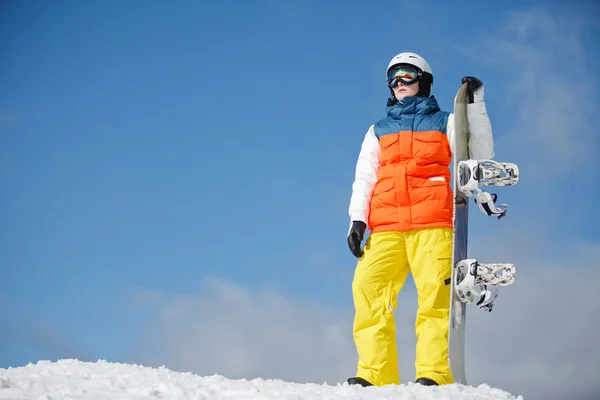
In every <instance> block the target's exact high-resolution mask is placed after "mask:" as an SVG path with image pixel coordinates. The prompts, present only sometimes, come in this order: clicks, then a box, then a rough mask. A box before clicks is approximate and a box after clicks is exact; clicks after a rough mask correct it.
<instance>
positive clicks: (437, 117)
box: [368, 96, 453, 232]
mask: <svg viewBox="0 0 600 400" xmlns="http://www.w3.org/2000/svg"><path fill="white" fill-rule="evenodd" d="M387 115H388V116H387V118H384V119H382V120H381V121H379V122H377V123H376V124H375V125H374V131H375V135H376V136H377V137H378V138H379V144H380V146H381V152H380V155H379V165H380V167H379V173H378V176H377V183H376V185H375V188H374V191H373V196H372V198H371V205H370V207H371V209H370V212H369V221H368V225H369V228H370V229H371V232H383V231H403V232H405V231H411V230H415V229H424V228H434V227H449V228H451V227H452V212H453V210H452V207H453V195H452V189H451V186H450V182H451V180H450V168H449V165H450V163H451V162H452V153H451V150H450V145H449V144H448V138H447V137H446V126H447V123H448V116H449V113H447V112H444V111H440V107H439V106H438V104H437V101H436V100H435V98H434V97H430V98H423V97H413V96H411V97H407V98H405V99H404V101H403V102H398V103H396V104H395V105H392V106H389V107H388V109H387Z"/></svg>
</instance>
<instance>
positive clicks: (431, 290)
mask: <svg viewBox="0 0 600 400" xmlns="http://www.w3.org/2000/svg"><path fill="white" fill-rule="evenodd" d="M406 251H407V256H408V260H409V264H410V269H411V272H412V274H413V278H414V280H415V286H416V288H417V293H418V301H419V308H418V311H417V318H416V323H415V331H416V335H417V349H416V360H415V369H416V379H418V378H429V379H433V380H434V381H436V382H437V383H438V384H448V383H452V382H454V379H453V378H452V373H451V371H450V365H449V362H448V319H449V314H450V284H449V279H450V276H451V273H452V230H451V229H450V228H432V229H423V230H417V231H412V232H407V235H406Z"/></svg>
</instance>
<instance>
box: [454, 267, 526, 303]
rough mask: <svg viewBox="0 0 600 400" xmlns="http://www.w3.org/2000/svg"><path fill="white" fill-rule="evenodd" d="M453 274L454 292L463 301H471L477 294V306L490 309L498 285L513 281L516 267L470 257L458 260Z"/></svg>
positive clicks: (496, 293)
mask: <svg viewBox="0 0 600 400" xmlns="http://www.w3.org/2000/svg"><path fill="white" fill-rule="evenodd" d="M454 274H455V276H454V279H455V282H456V286H455V292H456V295H457V296H458V297H459V299H460V300H461V301H462V302H463V303H473V302H474V301H475V296H478V297H479V301H478V302H477V305H478V306H479V308H481V309H482V310H485V311H492V308H493V307H494V300H496V297H498V287H499V286H506V285H510V284H511V283H513V281H514V280H515V274H516V269H515V266H514V265H513V264H481V263H479V262H477V260H475V259H472V258H470V259H466V260H462V261H460V262H458V263H457V264H456V267H455V270H454Z"/></svg>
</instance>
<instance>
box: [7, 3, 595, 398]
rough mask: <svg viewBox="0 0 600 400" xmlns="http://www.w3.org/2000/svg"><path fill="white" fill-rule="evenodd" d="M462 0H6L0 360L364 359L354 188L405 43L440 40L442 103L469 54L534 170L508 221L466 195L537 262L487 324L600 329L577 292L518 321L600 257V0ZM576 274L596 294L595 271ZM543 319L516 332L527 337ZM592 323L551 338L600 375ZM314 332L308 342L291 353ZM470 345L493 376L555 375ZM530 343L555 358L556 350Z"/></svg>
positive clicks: (508, 249)
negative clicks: (559, 317) (574, 346)
mask: <svg viewBox="0 0 600 400" xmlns="http://www.w3.org/2000/svg"><path fill="white" fill-rule="evenodd" d="M461 4H462V5H461V6H460V7H456V6H455V5H451V4H450V3H449V2H444V1H429V2H404V1H377V2H366V1H365V2H354V1H346V2H341V1H340V2H338V1H332V2H321V1H294V2H291V1H290V2H284V1H275V0H261V1H237V2H225V1H223V2H193V1H178V2H170V3H168V4H167V2H159V1H147V2H140V1H130V2H117V1H103V2H99V1H86V2H81V1H61V2H52V3H51V2H41V1H39V2H35V1H31V2H19V1H4V2H1V3H0V71H1V73H0V182H2V190H1V192H0V193H1V196H0V210H1V211H0V224H1V226H2V227H3V229H2V230H0V268H1V276H2V277H1V278H0V319H1V320H2V326H1V327H0V367H9V366H13V367H14V366H20V365H24V364H26V363H28V362H36V361H38V360H46V359H50V360H56V359H59V358H71V357H73V358H79V359H83V360H91V361H94V360H97V359H107V360H109V361H121V362H138V363H146V364H149V365H166V366H168V367H171V368H174V369H177V370H192V371H195V372H198V373H203V374H210V373H220V374H224V375H228V376H231V377H235V376H240V377H252V376H263V377H281V378H284V379H290V380H296V381H303V380H305V381H306V380H313V381H319V380H325V379H328V380H329V381H332V382H337V381H343V380H345V379H346V378H347V377H349V376H351V375H352V374H353V373H354V372H355V362H356V360H355V354H354V353H353V351H354V350H353V347H352V343H351V331H350V327H351V318H352V298H351V291H350V284H351V280H352V274H353V270H354V266H355V259H354V258H353V256H352V255H351V254H350V252H349V251H348V249H347V248H346V239H345V236H346V232H347V229H348V217H347V208H348V201H349V196H350V189H351V184H352V180H353V175H354V166H355V161H356V157H357V155H358V151H359V149H360V144H361V142H362V139H363V136H364V133H365V132H366V130H367V129H368V127H369V125H370V124H372V123H374V122H375V121H376V120H377V119H379V118H381V117H382V116H384V113H385V102H386V98H387V96H388V94H389V92H388V89H387V88H386V86H385V82H384V70H385V68H386V66H387V63H388V61H389V59H391V58H392V57H393V56H394V55H395V54H397V53H399V52H402V51H414V52H417V53H419V54H421V55H423V56H424V57H425V58H426V59H427V60H428V61H429V63H430V65H431V66H432V68H433V71H434V76H435V81H434V89H433V94H434V95H435V96H436V98H437V99H438V101H439V103H440V106H441V107H442V108H443V109H445V110H448V111H451V108H452V101H453V98H454V94H455V92H456V90H457V89H458V87H459V86H460V79H461V78H462V77H463V76H465V75H474V76H477V77H479V78H480V79H481V80H482V81H483V83H484V85H485V89H486V102H487V106H488V112H489V114H490V116H491V119H492V125H493V129H494V135H495V139H496V159H497V160H500V161H514V162H517V163H518V164H519V165H520V167H521V172H522V179H521V182H520V183H519V184H518V185H517V186H515V187H512V188H500V189H498V190H497V193H499V195H500V200H502V201H506V202H508V204H509V213H508V216H507V218H505V219H503V220H502V221H495V220H494V221H491V220H490V219H487V218H485V217H484V216H483V215H480V214H477V213H478V211H477V210H476V208H474V209H473V210H472V213H471V226H470V235H471V236H470V240H471V254H473V255H475V256H477V257H480V258H482V259H485V261H505V262H510V261H513V262H515V263H517V268H518V271H520V272H521V271H522V275H519V277H520V278H521V283H520V284H517V283H515V285H513V286H512V287H511V288H507V289H506V291H505V292H502V294H503V293H506V295H505V299H506V303H505V304H506V306H505V308H504V311H501V310H499V311H498V312H496V313H492V314H489V315H485V316H483V317H480V316H475V315H476V314H477V313H478V310H476V309H475V308H472V310H473V311H471V313H472V314H473V315H474V316H473V319H472V320H473V321H474V323H473V324H472V325H471V327H472V328H470V329H472V331H470V332H473V337H476V336H477V335H478V334H479V333H480V332H483V331H484V330H485V329H487V328H485V327H489V326H494V327H495V329H496V330H495V331H494V332H498V330H502V329H506V330H509V329H510V330H512V329H513V327H514V324H513V323H512V321H516V320H522V321H526V322H525V323H526V324H530V325H536V324H537V326H539V329H542V330H544V331H547V332H549V333H548V334H547V335H549V336H550V338H555V339H556V341H562V340H564V339H565V338H571V337H574V336H578V335H582V334H583V335H585V333H584V332H587V330H584V326H587V325H586V324H592V325H591V326H587V328H586V329H591V332H594V328H600V320H599V319H598V317H597V316H596V317H593V318H588V317H586V315H585V313H584V312H583V311H582V309H581V308H579V307H580V306H581V304H577V307H578V308H577V310H578V311H579V312H578V313H573V312H572V309H570V308H567V309H566V310H565V313H564V314H569V318H577V315H579V314H580V313H581V314H582V315H581V317H580V319H575V320H573V321H571V322H570V323H565V324H563V325H564V326H570V327H571V328H570V329H571V330H565V329H567V328H563V330H562V331H557V332H555V331H554V328H552V327H553V326H554V324H556V316H555V315H553V314H551V313H549V312H548V315H546V314H544V317H543V318H542V316H539V321H538V322H539V324H538V322H535V321H533V320H532V319H527V318H525V317H524V316H525V315H527V316H531V315H532V314H535V315H541V314H540V312H539V309H538V308H527V307H533V306H527V305H526V304H529V299H532V298H536V299H542V298H545V297H543V296H549V295H548V292H549V291H550V289H549V288H556V290H557V291H558V290H559V289H561V290H562V289H564V288H563V286H562V285H564V279H565V278H564V274H565V273H567V274H569V277H570V279H572V280H574V281H575V282H578V284H579V285H582V286H584V287H585V284H586V282H588V281H589V279H590V277H593V276H598V272H597V267H598V259H597V257H598V256H600V229H598V222H599V218H598V215H597V213H594V211H593V210H594V209H595V208H597V206H596V199H597V197H598V194H599V192H600V189H599V187H598V181H599V179H598V177H597V174H596V173H595V168H594V167H595V165H594V161H595V158H596V157H595V156H596V154H597V151H598V148H599V142H600V141H599V140H598V137H599V136H600V134H599V133H598V131H597V127H598V122H599V121H598V114H597V109H598V106H599V105H600V102H599V97H598V89H599V88H600V85H599V81H598V77H597V76H598V72H599V71H600V55H599V54H598V52H597V51H596V49H597V48H598V43H599V38H600V26H599V24H598V22H597V21H598V20H599V19H598V18H597V17H598V16H600V9H599V8H598V6H597V5H594V2H585V1H579V2H571V3H570V4H568V5H566V3H565V4H563V3H562V2H536V1H534V2H531V1H504V2H502V3H501V4H500V3H498V4H496V3H494V4H492V3H491V2H489V3H483V2H480V1H479V2H463V3H461ZM465 10H468V11H469V12H465ZM494 257H495V259H493V260H492V259H490V258H494ZM519 263H521V264H520V266H519ZM518 279H519V278H518ZM546 280H547V282H546ZM539 282H546V283H547V285H541V284H539ZM552 285H554V286H552ZM511 291H512V292H511ZM538 292H539V293H538ZM502 294H501V296H502ZM538 294H540V296H542V297H537V295H538ZM573 296H575V295H573ZM576 296H580V297H581V303H582V304H584V305H585V306H584V308H585V307H587V308H588V312H589V313H591V315H598V314H599V313H600V312H599V308H598V305H597V304H599V303H600V301H599V300H600V297H599V295H598V294H596V291H595V290H593V287H590V288H589V290H588V289H586V290H580V291H577V294H576ZM414 297H415V295H414V288H413V287H412V286H411V285H410V284H409V285H408V286H407V288H406V290H405V291H404V292H403V293H401V298H400V299H399V301H400V303H401V304H405V305H406V307H407V309H406V310H404V309H402V310H400V309H399V310H398V311H397V314H398V315H399V316H398V318H399V322H398V324H399V329H403V331H402V332H404V333H402V334H400V333H399V340H401V339H402V338H406V342H405V343H399V346H400V347H401V348H403V347H404V348H407V353H406V355H404V356H403V357H405V358H406V359H404V358H403V361H402V365H401V368H404V369H403V370H401V374H403V375H402V377H401V379H402V380H403V381H408V380H412V379H413V376H412V375H411V374H412V372H411V370H410V368H412V364H411V363H412V359H411V357H412V354H413V350H412V349H411V345H414V339H413V338H412V335H414V333H413V332H412V324H413V322H414V321H413V318H414V310H413V308H414V306H415V302H416V299H414ZM509 298H510V300H509ZM515 299H522V302H517V300H515ZM547 300H548V301H547V302H544V303H543V304H546V305H547V307H548V308H550V307H552V306H551V305H548V302H555V303H556V304H555V303H551V304H554V305H555V306H556V307H564V306H565V302H564V301H562V300H560V297H559V296H556V297H555V296H552V297H548V299H547ZM501 301H502V298H500V299H499V304H502V303H501ZM511 301H512V302H513V303H510V302H511ZM509 306H510V308H509ZM402 307H404V306H402ZM540 307H542V308H544V309H545V308H546V306H545V305H541V306H540ZM404 311H406V312H404ZM542 314H543V313H542ZM564 314H563V315H564ZM479 321H481V323H480V324H479ZM540 324H542V325H540ZM543 324H547V325H543ZM482 326H485V327H482ZM266 327H268V328H266ZM551 328H552V329H551ZM523 329H524V330H528V329H530V327H528V326H526V327H523ZM536 329H537V328H536ZM267 331H268V332H279V333H280V334H277V335H276V334H274V333H271V334H267V333H265V332H267ZM270 335H272V336H273V337H271V336H270ZM403 335H404V336H403ZM265 337H269V338H270V339H269V341H266V339H265ZM527 338H528V337H527V335H525V334H523V335H521V336H518V335H517V336H515V337H514V343H513V345H514V346H522V347H521V348H523V349H525V348H531V343H530V342H529V341H528V340H527ZM411 340H413V343H412V344H411V342H410V341H411ZM473 340H475V342H474V343H479V344H481V345H482V346H483V344H484V343H485V342H486V341H485V340H483V339H478V338H476V339H473ZM478 340H479V341H478ZM556 341H555V342H556ZM274 342H276V343H277V345H278V346H279V347H277V346H275V345H273V343H274ZM555 342H550V343H555ZM311 343H312V345H311ZM317 343H319V344H318V345H317ZM585 343H587V342H583V343H582V344H581V345H580V346H582V348H581V349H580V350H581V351H580V352H576V351H575V352H574V351H569V353H568V354H567V355H566V356H563V358H560V357H558V356H557V357H558V358H559V359H561V360H562V362H566V361H565V359H568V360H569V362H571V363H572V364H573V365H575V366H577V368H579V369H581V365H585V363H586V362H587V363H589V367H588V368H587V369H584V370H585V371H586V372H585V373H589V374H590V376H597V372H600V366H599V365H598V364H597V362H594V361H593V360H594V359H595V360H597V359H598V357H597V356H600V346H599V345H598V343H597V341H596V340H593V338H591V337H590V342H589V344H588V345H585ZM305 345H308V346H311V348H313V349H314V350H313V352H308V353H307V352H306V351H304V352H300V353H298V354H297V353H296V352H295V350H294V351H292V350H290V349H292V348H296V347H302V346H305ZM336 346H338V347H336ZM321 347H322V348H321ZM256 349H259V350H256ZM282 349H287V350H286V351H288V350H289V351H292V353H287V352H286V351H284V350H282ZM316 349H321V350H320V351H318V352H317V350H316ZM496 351H498V350H496ZM500 353H501V352H500ZM542 353H544V354H542ZM266 354H269V355H271V356H272V357H271V361H269V357H267V356H266ZM276 354H283V355H285V356H286V357H283V356H280V358H281V359H280V360H279V361H278V364H276V365H275V364H274V363H273V361H272V360H273V359H274V358H277V357H275V355H276ZM307 354H310V355H312V356H313V359H312V360H311V359H309V358H308V357H307ZM211 355H212V356H211ZM325 355H327V356H325ZM500 355H501V354H500ZM500 355H499V357H500ZM468 356H469V357H471V359H472V360H473V361H472V363H471V365H473V367H472V374H471V376H475V381H476V382H475V383H477V379H479V381H480V382H488V383H490V384H497V385H499V386H503V387H504V388H505V389H507V390H513V391H514V392H519V391H522V392H523V393H534V391H535V390H538V389H537V388H536V386H538V385H536V384H535V383H528V382H517V381H515V379H514V377H511V376H508V374H504V375H502V376H499V375H498V374H497V372H498V371H493V369H492V370H489V366H484V367H482V369H484V370H485V369H486V368H488V369H487V370H485V372H487V374H486V373H484V372H482V371H480V368H475V365H478V364H477V363H482V361H480V360H478V357H477V355H476V353H475V352H473V353H471V354H468ZM261 357H263V358H265V359H264V360H262V359H260V360H259V358H261ZM302 357H304V358H302ZM319 357H320V358H319ZM529 357H532V359H533V361H532V362H534V364H535V363H537V364H539V365H544V367H543V368H542V367H540V368H539V369H540V371H542V370H543V371H546V369H547V368H549V367H547V366H546V365H548V363H550V361H549V360H548V358H547V357H549V356H548V354H547V352H544V351H543V348H542V349H541V350H540V352H539V354H538V353H535V354H529ZM586 357H587V358H586ZM500 358H501V357H500ZM315 359H318V360H320V361H319V362H318V363H317V364H319V365H321V366H322V367H320V368H315V367H313V366H312V364H313V363H315ZM292 360H299V361H297V362H295V361H292ZM519 360H520V361H522V362H524V361H523V360H521V359H519ZM511 362H513V361H511V360H507V361H506V363H508V364H506V365H507V366H508V365H510V363H511ZM328 363H330V364H328ZM582 363H583V364H582ZM537 364H536V365H537ZM523 365H524V364H523ZM569 365H571V364H569ZM325 366H326V367H325ZM308 370H310V372H308ZM467 372H468V373H469V370H468V371H467ZM568 373H569V372H565V374H566V375H565V379H567V378H569V375H568ZM540 374H541V376H540V378H539V379H540V380H547V379H548V374H544V373H542V372H540ZM490 375H491V377H490ZM591 384H593V382H592V383H591ZM528 385H529V386H528ZM528 391H529V392H528ZM535 393H538V392H535ZM582 395H583V394H582Z"/></svg>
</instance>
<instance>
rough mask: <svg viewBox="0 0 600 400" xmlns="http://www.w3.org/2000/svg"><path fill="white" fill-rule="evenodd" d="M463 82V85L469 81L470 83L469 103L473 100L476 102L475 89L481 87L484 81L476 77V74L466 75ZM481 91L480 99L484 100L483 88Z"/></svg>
mask: <svg viewBox="0 0 600 400" xmlns="http://www.w3.org/2000/svg"><path fill="white" fill-rule="evenodd" d="M461 82H462V84H463V85H464V84H465V83H467V82H468V83H469V87H468V88H467V89H468V90H469V104H472V103H473V102H475V91H476V90H477V89H479V88H481V87H482V86H483V83H481V81H480V80H479V79H477V78H475V77H474V76H465V77H464V78H462V79H461ZM480 92H481V100H479V101H483V90H481V91H480ZM478 93H479V92H478Z"/></svg>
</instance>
